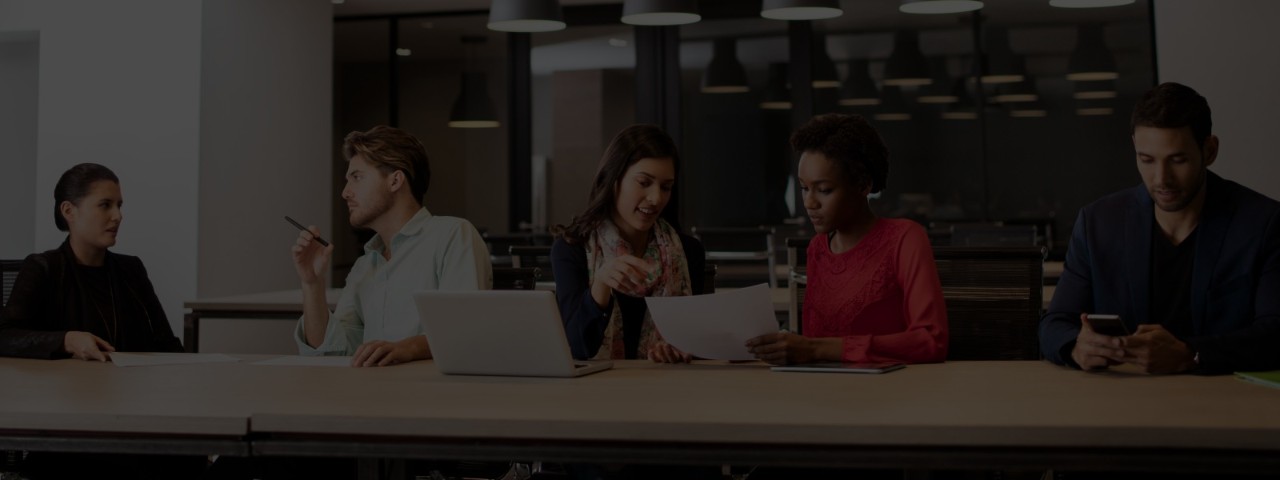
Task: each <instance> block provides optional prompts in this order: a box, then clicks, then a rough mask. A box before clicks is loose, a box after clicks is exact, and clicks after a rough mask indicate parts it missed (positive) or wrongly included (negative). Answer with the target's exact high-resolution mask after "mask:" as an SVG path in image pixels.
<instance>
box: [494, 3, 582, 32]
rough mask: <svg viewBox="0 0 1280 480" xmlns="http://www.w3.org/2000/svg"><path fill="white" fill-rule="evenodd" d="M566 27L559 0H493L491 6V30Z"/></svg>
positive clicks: (552, 29) (525, 30)
mask: <svg viewBox="0 0 1280 480" xmlns="http://www.w3.org/2000/svg"><path fill="white" fill-rule="evenodd" d="M564 27H565V23H564V15H562V14H561V12H560V1H559V0H493V4H492V5H490V6H489V30H496V31H499V32H532V33H536V32H554V31H556V30H564Z"/></svg>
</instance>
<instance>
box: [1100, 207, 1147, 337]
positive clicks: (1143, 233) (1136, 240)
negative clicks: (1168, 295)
mask: <svg viewBox="0 0 1280 480" xmlns="http://www.w3.org/2000/svg"><path fill="white" fill-rule="evenodd" d="M1133 197H1134V198H1133V201H1132V202H1130V204H1129V210H1128V211H1127V212H1125V222H1124V227H1123V228H1124V251H1125V272H1124V273H1125V276H1124V278H1125V281H1126V283H1128V284H1129V308H1130V309H1131V310H1132V311H1133V318H1128V319H1125V320H1126V321H1125V323H1128V324H1129V327H1130V328H1135V327H1136V325H1137V324H1140V323H1152V322H1154V320H1153V319H1151V318H1148V317H1149V316H1150V315H1151V313H1150V312H1151V228H1152V222H1154V221H1155V218H1154V215H1155V214H1154V213H1153V212H1152V210H1151V209H1152V208H1154V205H1153V204H1152V202H1151V195H1150V194H1148V193H1147V189H1146V187H1144V186H1141V185H1140V186H1138V187H1135V188H1134V189H1133ZM1099 313H1107V312H1099Z"/></svg>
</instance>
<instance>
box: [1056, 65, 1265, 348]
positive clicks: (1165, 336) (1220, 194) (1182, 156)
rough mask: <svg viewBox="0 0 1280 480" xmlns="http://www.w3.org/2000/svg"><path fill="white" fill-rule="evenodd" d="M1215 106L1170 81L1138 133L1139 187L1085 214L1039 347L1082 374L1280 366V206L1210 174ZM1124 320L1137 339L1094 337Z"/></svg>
mask: <svg viewBox="0 0 1280 480" xmlns="http://www.w3.org/2000/svg"><path fill="white" fill-rule="evenodd" d="M1211 127H1212V121H1211V119H1210V111H1209V105H1208V102H1207V101H1206V100H1205V99H1204V97H1202V96H1200V94H1198V93H1196V91H1195V90H1192V89H1191V88H1189V87H1186V86H1184V85H1179V84H1176V83H1165V84H1162V85H1160V86H1158V87H1156V88H1154V89H1152V90H1151V91H1149V92H1147V93H1146V94H1145V95H1144V96H1143V97H1142V99H1141V100H1140V101H1139V102H1138V105H1137V106H1136V108H1135V109H1134V112H1133V118H1132V120H1131V124H1130V128H1131V130H1132V134H1133V145H1134V149H1135V151H1136V153H1137V167H1138V173H1139V174H1140V175H1141V176H1142V182H1143V184H1142V185H1139V186H1136V187H1133V188H1130V189H1127V190H1123V191H1120V192H1117V193H1114V194H1111V195H1109V196H1107V197H1104V198H1102V199H1101V200H1098V201H1097V202H1094V203H1093V204H1091V205H1089V206H1087V207H1085V208H1083V209H1081V210H1080V214H1079V216H1078V217H1077V218H1076V224H1075V228H1074V230H1073V231H1072V233H1071V245H1070V247H1069V249H1068V250H1067V261H1066V267H1065V270H1064V271H1063V273H1062V278H1061V279H1060V280H1059V282H1058V287H1057V291H1056V293H1055V294H1054V297H1053V301H1052V303H1051V304H1050V305H1049V311H1048V313H1046V314H1045V315H1044V317H1043V318H1041V320H1040V347H1041V350H1042V351H1043V352H1044V355H1045V357H1046V358H1047V359H1048V360H1049V361H1051V362H1053V363H1056V364H1059V365H1068V366H1071V367H1076V368H1081V369H1085V370H1097V369H1105V368H1107V367H1109V366H1112V365H1118V364H1122V363H1129V364H1135V365H1137V366H1139V367H1141V368H1142V369H1143V370H1145V371H1146V372H1148V373H1180V372H1197V373H1226V372H1231V371H1256V370H1274V369H1280V204H1278V203H1277V202H1276V201H1275V200H1272V199H1270V198H1267V197H1266V196H1263V195H1262V194H1259V193H1257V192H1254V191H1253V190H1250V189H1248V188H1245V187H1243V186H1241V185H1240V184H1237V183H1235V182H1232V181H1229V180H1225V179H1223V178H1222V177H1219V176H1218V175H1216V174H1214V173H1213V172H1210V171H1209V170H1208V168H1209V166H1210V165H1212V164H1213V162H1214V160H1215V159H1216V157H1217V154H1218V138H1217V136H1215V135H1213V134H1212V133H1211ZM1089 313H1099V314H1116V315H1120V317H1121V318H1122V319H1123V321H1124V323H1125V325H1126V327H1127V328H1128V331H1129V332H1130V334H1128V335H1123V336H1107V335H1103V334H1100V333H1098V332H1095V331H1094V330H1093V329H1092V328H1091V327H1090V324H1089V321H1088V320H1087V319H1086V318H1085V315H1086V314H1089Z"/></svg>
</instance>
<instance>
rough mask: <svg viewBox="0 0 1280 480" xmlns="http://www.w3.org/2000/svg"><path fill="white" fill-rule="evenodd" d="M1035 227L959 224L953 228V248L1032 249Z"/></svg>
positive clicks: (1034, 243) (1034, 240)
mask: <svg viewBox="0 0 1280 480" xmlns="http://www.w3.org/2000/svg"><path fill="white" fill-rule="evenodd" d="M1036 237H1037V235H1036V226H1035V225H992V224H958V225H953V226H952V227H951V246H953V247H1030V246H1034V245H1036Z"/></svg>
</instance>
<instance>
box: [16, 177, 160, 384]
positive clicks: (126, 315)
mask: <svg viewBox="0 0 1280 480" xmlns="http://www.w3.org/2000/svg"><path fill="white" fill-rule="evenodd" d="M54 200H55V204H54V205H55V210H54V223H56V224H57V226H58V229H59V230H62V231H64V232H67V239H66V240H65V241H63V242H62V245H61V246H59V247H58V248H57V249H54V250H49V251H47V252H44V253H38V254H32V255H29V256H28V257H27V258H26V260H25V261H24V262H23V265H22V269H21V270H20V271H19V272H18V278H17V280H16V282H15V283H14V287H13V292H12V293H11V294H10V296H9V302H8V304H6V305H5V306H4V309H3V311H2V312H0V355H3V356H9V357H28V358H49V359H56V358H66V357H74V358H79V359H82V360H97V361H106V360H108V359H109V358H110V354H111V352H113V351H117V350H118V351H122V352H123V351H128V352H181V351H182V350H183V349H182V343H181V342H180V341H178V338H177V337H175V336H174V335H173V330H172V329H171V328H170V327H169V321H168V319H167V318H166V317H165V314H164V309H163V308H161V306H160V300H159V299H158V298H157V297H156V292H155V289H154V288H153V287H152V285H151V281H150V279H148V278H147V270H146V268H145V267H143V266H142V261H141V260H139V259H138V258H137V257H133V256H129V255H120V254H117V253H113V252H111V251H109V250H108V249H109V248H110V247H112V246H115V244H116V235H117V234H118V233H119V230H120V223H121V221H122V220H123V215H122V214H121V211H120V209H121V206H122V205H123V203H124V201H123V197H122V195H121V193H120V180H119V179H118V178H117V177H116V175H115V174H114V173H112V171H111V170H110V169H108V168H107V167H104V166H102V165H98V164H93V163H82V164H80V165H76V166H74V167H72V168H71V169H70V170H67V171H66V172H65V173H63V174H62V177H61V178H60V179H59V180H58V184H57V186H56V187H55V188H54Z"/></svg>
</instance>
